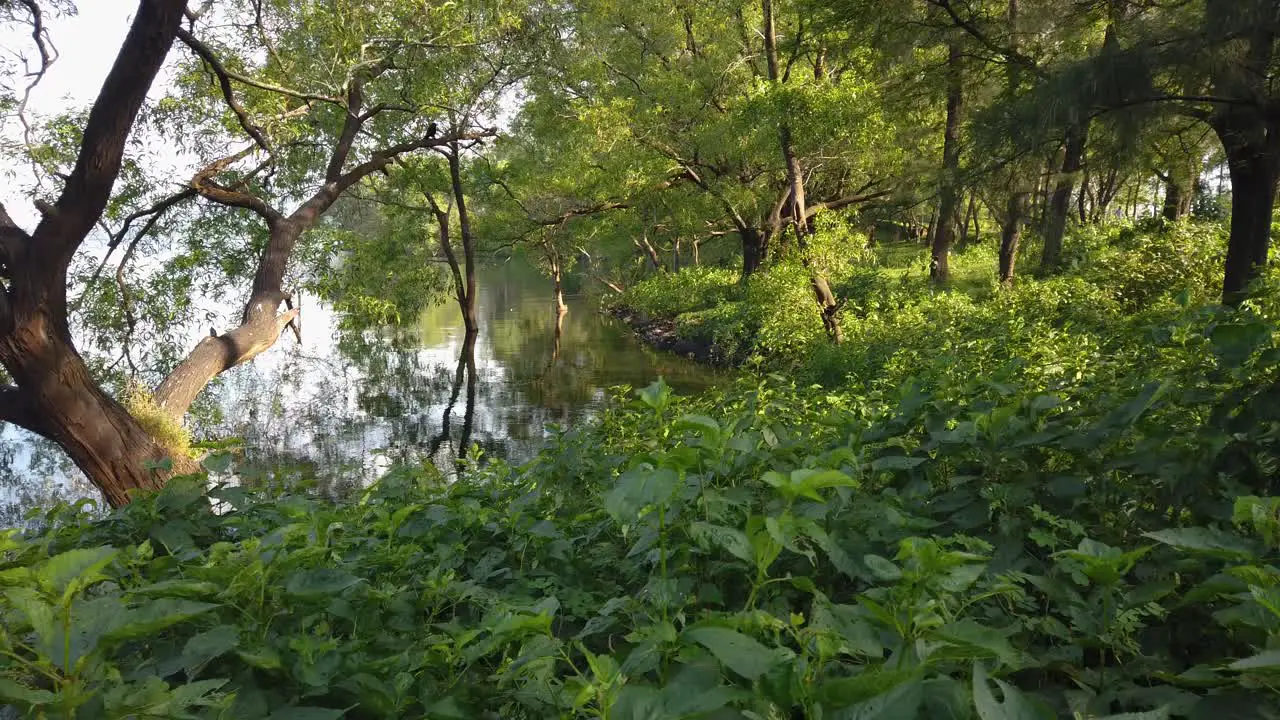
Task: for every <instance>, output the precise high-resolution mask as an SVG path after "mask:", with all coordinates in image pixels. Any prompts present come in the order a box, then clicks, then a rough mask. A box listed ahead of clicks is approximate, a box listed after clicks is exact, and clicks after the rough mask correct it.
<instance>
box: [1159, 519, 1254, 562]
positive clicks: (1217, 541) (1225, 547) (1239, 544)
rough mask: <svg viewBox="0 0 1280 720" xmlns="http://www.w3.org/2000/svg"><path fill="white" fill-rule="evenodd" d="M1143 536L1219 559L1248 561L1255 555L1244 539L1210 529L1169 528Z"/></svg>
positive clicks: (1252, 547) (1250, 543) (1251, 546)
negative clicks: (1227, 558) (1218, 557)
mask: <svg viewBox="0 0 1280 720" xmlns="http://www.w3.org/2000/svg"><path fill="white" fill-rule="evenodd" d="M1143 536H1144V537H1149V538H1151V539H1152V540H1155V541H1156V542H1160V543H1164V544H1165V545H1169V546H1171V547H1174V548H1177V549H1179V550H1186V551H1189V552H1201V553H1207V554H1209V555H1215V556H1220V557H1232V558H1240V559H1248V558H1252V557H1255V556H1256V554H1257V547H1256V546H1255V545H1254V544H1253V543H1252V542H1250V541H1248V540H1246V539H1245V538H1242V537H1240V536H1238V535H1232V534H1231V533H1226V532H1222V531H1221V530H1213V529H1210V528H1202V527H1190V528H1170V529H1168V530H1159V531H1156V532H1148V533H1143Z"/></svg>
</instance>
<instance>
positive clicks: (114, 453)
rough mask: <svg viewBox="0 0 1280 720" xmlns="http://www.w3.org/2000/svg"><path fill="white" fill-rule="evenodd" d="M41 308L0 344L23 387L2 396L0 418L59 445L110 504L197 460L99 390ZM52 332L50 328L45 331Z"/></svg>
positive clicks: (188, 468)
mask: <svg viewBox="0 0 1280 720" xmlns="http://www.w3.org/2000/svg"><path fill="white" fill-rule="evenodd" d="M58 325H59V323H57V322H56V321H54V320H53V319H52V318H50V317H49V316H48V315H45V314H44V313H34V314H33V315H31V316H30V321H29V322H25V323H23V324H22V325H21V326H19V327H16V328H15V329H14V331H13V332H12V333H10V334H9V335H8V336H7V337H5V338H4V339H3V341H2V342H0V360H3V361H4V365H5V367H6V368H7V369H8V370H9V373H10V374H11V375H12V376H13V380H14V381H15V382H16V383H17V386H18V387H19V388H21V393H20V396H15V397H13V398H0V402H5V401H6V400H8V401H9V402H7V403H6V404H7V405H8V407H5V408H0V418H3V419H6V420H10V421H13V422H15V423H17V424H18V425H19V426H21V427H24V428H26V429H28V430H31V431H32V432H35V433H37V434H39V435H41V436H43V437H45V438H47V439H49V440H52V441H53V442H55V443H57V444H58V445H59V446H60V447H62V449H63V450H65V451H66V453H67V455H68V456H70V458H71V460H72V461H73V462H74V463H75V464H76V467H78V468H80V470H81V472H83V473H84V474H85V476H86V477H88V478H89V480H90V481H91V482H93V484H94V485H95V486H97V487H98V489H100V490H101V491H102V494H103V496H104V497H105V498H106V500H107V502H108V503H110V504H111V505H112V506H113V507H119V506H121V505H124V504H125V503H127V502H129V499H130V491H133V490H156V489H159V488H160V487H162V486H163V485H164V482H165V480H166V479H168V477H169V476H171V475H172V474H174V473H185V472H193V471H195V470H196V465H195V462H194V461H193V460H192V459H191V458H189V457H185V456H181V455H178V456H174V453H173V452H172V451H171V450H170V449H168V448H165V447H164V446H162V445H160V444H159V443H158V442H156V439H155V438H154V437H153V436H152V435H151V434H150V433H148V432H147V431H146V430H145V429H143V427H142V425H141V424H139V422H138V421H137V419H135V418H134V417H133V416H132V415H130V414H129V411H128V410H126V409H125V408H124V407H123V406H122V405H120V403H118V402H116V401H115V400H114V399H112V398H111V396H109V395H107V394H106V393H105V392H103V390H102V389H101V388H100V387H98V384H97V383H96V382H94V380H93V378H92V377H90V375H89V369H88V367H86V365H85V363H84V360H83V359H82V358H81V357H80V355H79V353H78V352H76V349H75V347H74V346H73V345H72V344H71V341H70V338H69V337H68V335H67V333H66V332H65V329H62V330H59V329H57V328H58ZM50 331H52V332H50Z"/></svg>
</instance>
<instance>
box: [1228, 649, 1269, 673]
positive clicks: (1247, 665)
mask: <svg viewBox="0 0 1280 720" xmlns="http://www.w3.org/2000/svg"><path fill="white" fill-rule="evenodd" d="M1227 667H1229V668H1231V669H1232V670H1263V669H1265V670H1280V650H1267V651H1265V652H1260V653H1258V654H1257V655H1253V656H1250V657H1247V658H1244V659H1243V660H1237V661H1235V662H1233V663H1231V664H1230V665H1228V666H1227Z"/></svg>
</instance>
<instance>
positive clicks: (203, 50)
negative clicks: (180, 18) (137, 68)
mask: <svg viewBox="0 0 1280 720" xmlns="http://www.w3.org/2000/svg"><path fill="white" fill-rule="evenodd" d="M178 38H179V39H180V40H182V42H183V44H185V45H186V46H187V47H189V48H191V49H192V50H193V51H194V52H195V53H196V54H198V55H200V57H201V58H204V59H205V62H208V63H210V64H214V63H217V62H218V61H217V55H215V54H214V52H213V50H212V49H211V48H210V47H209V46H208V45H206V44H204V43H203V42H201V41H200V40H198V39H197V38H196V37H195V36H194V35H192V34H191V33H189V32H187V31H186V30H182V31H181V32H180V33H179V35H178ZM217 67H221V68H222V73H224V74H225V75H226V76H227V78H229V79H231V80H235V81H236V82H238V83H241V84H242V85H248V86H249V87H252V88H257V89H259V90H265V91H267V92H273V93H279V94H281V95H288V96H289V97H294V98H297V99H299V100H309V101H319V102H327V103H332V104H334V105H342V104H343V103H342V99H341V98H337V97H334V96H332V95H319V94H316V93H307V92H301V91H298V90H292V89H290V88H287V87H282V86H280V85H273V84H271V83H267V82H262V81H261V80H255V79H253V78H251V77H249V76H248V75H244V74H241V73H238V72H235V71H234V70H229V69H227V67H226V66H225V65H222V64H221V63H218V65H217Z"/></svg>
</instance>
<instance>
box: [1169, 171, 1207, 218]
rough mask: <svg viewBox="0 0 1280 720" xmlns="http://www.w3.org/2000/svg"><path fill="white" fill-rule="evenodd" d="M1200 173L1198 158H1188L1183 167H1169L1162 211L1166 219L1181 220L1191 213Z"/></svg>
mask: <svg viewBox="0 0 1280 720" xmlns="http://www.w3.org/2000/svg"><path fill="white" fill-rule="evenodd" d="M1199 175H1200V161H1199V160H1197V159H1191V160H1188V161H1187V162H1186V163H1185V164H1183V166H1182V167H1171V168H1169V174H1168V175H1166V176H1165V177H1164V207H1163V208H1162V209H1161V213H1160V214H1161V215H1162V216H1164V219H1165V220H1181V219H1182V218H1184V217H1186V216H1187V215H1189V214H1191V202H1192V200H1194V199H1195V189H1196V185H1197V180H1198V177H1199Z"/></svg>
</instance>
